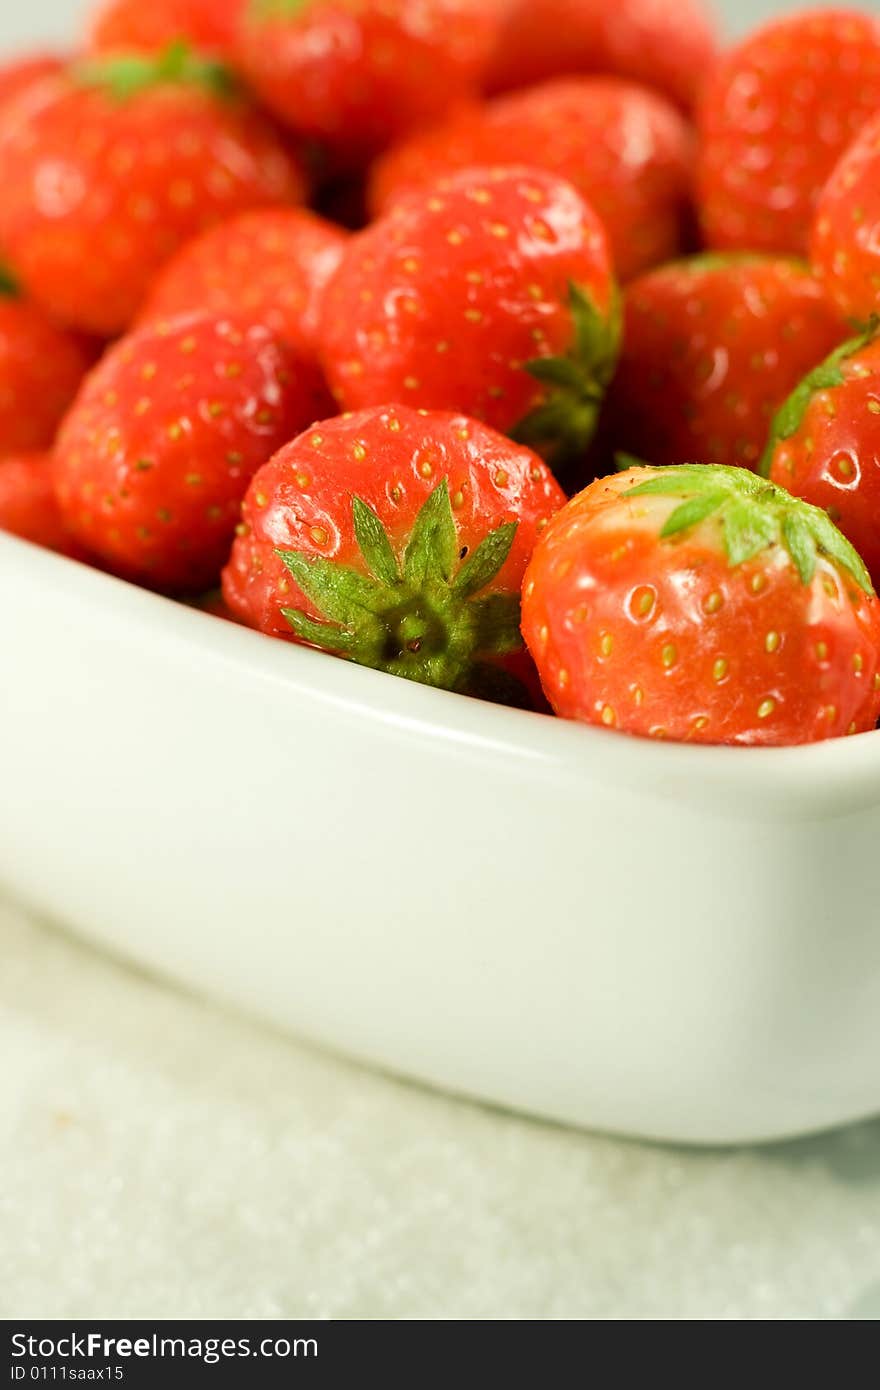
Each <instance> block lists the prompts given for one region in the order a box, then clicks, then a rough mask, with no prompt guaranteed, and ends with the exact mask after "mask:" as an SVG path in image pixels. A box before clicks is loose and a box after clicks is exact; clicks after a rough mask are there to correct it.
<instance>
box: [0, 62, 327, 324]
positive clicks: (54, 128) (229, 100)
mask: <svg viewBox="0 0 880 1390" xmlns="http://www.w3.org/2000/svg"><path fill="white" fill-rule="evenodd" d="M14 116H15V119H14V121H9V122H7V123H5V124H4V126H3V129H2V131H0V164H2V167H3V175H4V197H3V200H2V204H0V244H2V246H3V248H4V253H5V255H6V256H7V258H8V260H9V261H10V263H11V265H12V267H13V269H14V271H15V273H16V275H17V276H18V278H19V279H20V280H21V281H22V283H23V284H24V286H25V288H26V289H27V291H28V292H29V294H30V295H31V296H32V297H33V298H34V299H35V300H37V301H38V302H40V303H42V304H43V305H44V306H45V307H46V308H47V309H48V310H49V311H50V312H52V313H54V314H55V315H57V316H58V317H59V318H61V319H64V320H66V321H68V322H70V323H71V324H73V325H75V326H78V327H81V328H84V329H87V330H89V331H92V332H94V333H97V334H101V335H105V336H110V335H112V334H115V333H118V332H120V331H121V330H123V329H124V328H125V327H126V326H127V325H128V324H129V323H130V321H131V320H132V318H133V316H134V314H135V313H136V311H137V310H138V308H139V307H140V304H141V302H142V300H143V298H144V295H145V293H146V291H147V289H148V287H149V285H150V282H151V281H152V279H153V277H154V275H155V274H156V272H157V271H158V270H159V269H160V268H161V266H162V265H164V263H165V262H166V261H167V260H168V259H169V258H170V256H171V255H173V254H174V252H175V251H177V250H178V248H179V247H180V246H181V245H182V244H183V243H184V242H185V241H187V240H189V238H190V237H192V236H193V235H195V234H196V233H197V232H199V231H201V230H203V229H204V228H205V227H207V226H209V225H211V224H212V223H214V222H217V221H220V220H221V219H223V218H225V217H229V216H231V215H233V214H234V213H237V212H241V211H243V210H245V209H246V208H250V207H256V206H261V205H266V204H270V203H279V202H280V203H284V202H297V201H300V200H302V199H303V197H304V196H305V182H304V177H303V174H302V171H301V170H300V169H299V168H298V167H297V165H296V164H295V163H294V162H293V160H292V159H291V157H290V156H289V154H288V153H286V152H285V150H284V149H283V147H282V146H281V144H280V143H279V141H278V138H277V136H276V135H275V133H274V132H273V131H272V130H271V129H270V128H269V127H268V126H267V125H266V123H265V122H264V120H263V118H262V116H260V115H259V114H258V113H257V112H255V111H254V110H253V109H252V108H251V107H249V106H248V105H246V104H245V103H244V102H243V101H242V100H240V99H238V98H235V97H219V96H217V95H214V94H212V93H211V92H209V91H207V90H205V89H203V88H202V87H200V86H197V85H196V84H194V83H193V84H183V83H171V82H169V83H158V84H157V85H155V86H153V87H150V88H149V89H146V90H143V91H140V92H138V93H136V94H133V95H131V96H129V97H127V98H119V97H115V96H114V95H113V94H112V93H111V92H109V91H107V90H106V89H105V88H103V87H99V86H91V85H82V84H81V83H79V82H78V81H77V80H75V79H74V78H73V77H72V76H65V77H61V78H58V79H54V80H49V81H47V82H41V83H40V84H39V85H38V87H36V88H34V89H33V90H32V91H31V92H27V93H25V94H24V96H23V97H22V98H20V99H19V100H18V101H17V102H16V104H15V112H14Z"/></svg>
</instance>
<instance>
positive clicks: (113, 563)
mask: <svg viewBox="0 0 880 1390" xmlns="http://www.w3.org/2000/svg"><path fill="white" fill-rule="evenodd" d="M325 410H326V397H325V395H324V390H323V387H322V385H321V383H320V379H319V377H318V374H317V371H316V369H315V368H314V367H313V366H312V365H311V364H309V363H308V362H303V361H301V360H300V359H298V358H297V357H296V356H295V355H294V353H293V352H292V350H290V349H289V348H287V347H286V345H285V344H283V343H282V342H280V341H279V340H278V339H277V338H275V337H274V336H273V335H272V334H271V333H270V331H269V329H267V328H265V327H263V326H262V325H255V324H252V323H250V322H249V321H247V320H240V321H237V320H230V319H223V318H214V317H212V316H210V315H191V316H189V317H183V318H178V319H172V320H171V321H170V322H168V323H160V324H158V325H154V326H152V327H150V326H147V327H145V328H143V329H141V330H140V331H138V332H135V333H132V334H131V335H129V336H128V337H127V338H123V339H121V340H120V341H119V342H118V343H117V344H115V345H114V346H113V347H111V348H110V349H109V350H108V352H107V353H106V354H105V356H104V358H103V360H102V361H101V362H100V363H99V365H98V366H97V368H96V369H95V371H94V372H93V373H92V374H91V375H90V376H89V377H88V378H87V380H86V382H85V385H84V386H83V389H82V391H81V392H80V394H79V396H78V397H77V399H76V401H75V402H74V404H73V406H72V407H71V409H70V411H69V413H68V415H67V417H66V419H65V420H64V422H63V424H62V426H61V429H60V431H59V435H58V441H57V445H56V473H55V485H56V490H57V494H58V499H59V502H60V504H61V510H62V513H63V515H64V518H65V521H66V523H67V525H68V526H69V527H70V529H71V531H72V532H73V533H74V535H75V536H77V537H78V539H79V540H80V541H81V542H82V544H83V545H84V546H85V547H86V548H87V549H88V550H89V551H91V553H92V554H94V555H97V556H99V557H100V558H101V559H103V560H104V561H105V562H106V563H107V565H108V567H110V568H111V569H113V570H115V571H116V572H117V573H118V574H120V575H123V576H125V577H127V578H130V579H135V580H138V581H140V582H142V583H145V584H148V585H150V586H151V587H153V588H157V589H163V590H168V591H180V592H187V591H188V592H196V591H198V590H199V589H206V588H209V587H210V585H211V584H212V583H216V581H217V577H218V575H219V573H220V569H221V567H222V565H223V562H224V560H225V559H226V557H227V555H228V553H229V546H230V543H231V541H232V536H233V532H234V530H235V525H236V522H237V520H238V515H239V508H240V504H241V499H242V497H243V496H244V493H245V489H246V488H247V485H248V483H249V481H250V479H251V477H252V476H253V474H254V473H255V472H256V470H257V468H259V466H260V464H262V463H264V462H265V461H266V459H267V458H269V457H270V455H271V454H273V453H274V452H275V450H276V449H277V448H278V447H279V446H280V445H281V444H283V443H284V441H285V440H287V439H290V437H291V436H292V435H293V434H296V433H297V432H298V431H299V430H301V429H302V428H303V427H304V426H305V425H306V424H308V423H309V421H311V420H314V419H315V418H316V417H317V416H319V415H320V414H322V413H324V411H325Z"/></svg>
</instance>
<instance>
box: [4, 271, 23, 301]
mask: <svg viewBox="0 0 880 1390" xmlns="http://www.w3.org/2000/svg"><path fill="white" fill-rule="evenodd" d="M19 293H20V291H19V288H18V282H17V281H16V280H15V278H14V277H13V275H12V273H11V272H10V271H9V270H7V268H6V266H5V265H0V299H18V296H19Z"/></svg>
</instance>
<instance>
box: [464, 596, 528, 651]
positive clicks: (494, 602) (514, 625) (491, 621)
mask: <svg viewBox="0 0 880 1390" xmlns="http://www.w3.org/2000/svg"><path fill="white" fill-rule="evenodd" d="M520 618H521V612H520V601H519V594H489V595H487V597H486V598H481V599H477V601H476V602H475V603H472V604H471V619H472V621H473V623H474V627H475V631H476V633H477V644H478V646H479V649H480V651H481V652H484V653H485V654H486V655H489V654H490V653H491V654H492V655H493V656H508V655H510V654H511V653H513V652H518V651H520V650H521V649H522V638H521V637H520V634H519V624H520Z"/></svg>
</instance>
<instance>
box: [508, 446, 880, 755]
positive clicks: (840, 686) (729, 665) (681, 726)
mask: <svg viewBox="0 0 880 1390" xmlns="http://www.w3.org/2000/svg"><path fill="white" fill-rule="evenodd" d="M523 633H524V635H525V638H526V642H527V645H528V647H529V650H530V652H531V653H532V656H533V658H534V660H535V663H536V665H537V667H538V672H539V674H540V677H541V681H542V683H543V686H544V690H545V692H546V694H547V696H548V698H549V700H550V702H551V704H552V705H553V707H554V709H555V710H556V712H557V713H558V714H560V715H563V716H564V717H566V718H569V719H579V720H582V721H584V722H586V723H590V724H597V725H600V726H603V727H605V728H608V729H618V730H621V731H623V732H626V733H630V734H637V735H640V736H643V737H653V738H669V739H675V740H680V741H686V742H694V743H716V744H719V743H733V744H755V745H765V746H769V745H784V744H798V743H811V742H815V741H819V740H823V739H827V738H833V737H838V736H840V735H843V734H854V733H860V732H865V731H867V730H869V729H872V728H874V726H875V725H876V723H877V719H878V716H880V602H878V599H877V597H876V595H875V593H874V590H873V588H872V586H871V580H870V577H869V575H868V572H867V570H866V568H865V566H864V564H863V563H862V560H861V559H860V557H859V556H858V554H857V553H856V551H855V550H854V549H853V547H852V546H851V545H850V544H849V542H848V541H847V540H846V539H845V538H844V536H842V535H841V533H840V532H839V531H838V530H837V528H836V527H835V526H834V525H833V524H832V522H831V521H830V520H829V518H828V516H827V515H826V514H825V513H824V512H822V511H820V510H819V509H818V508H816V507H811V506H808V505H807V504H806V503H804V502H802V501H800V500H798V499H795V498H793V497H791V496H790V495H789V494H788V493H786V492H784V491H783V490H782V489H781V488H778V487H775V486H774V485H773V484H772V483H768V482H766V481H764V480H763V479H761V478H758V477H756V476H755V475H754V474H753V473H749V472H747V471H746V470H745V469H741V468H723V467H713V466H711V465H706V464H694V465H681V466H678V467H675V468H659V469H651V468H646V467H635V468H629V469H627V470H626V471H625V472H622V473H620V474H618V475H617V476H614V477H611V478H603V479H599V480H598V481H597V482H595V483H593V484H592V485H591V486H590V487H589V488H587V489H586V491H584V492H582V493H580V494H579V495H578V496H577V497H575V498H574V499H573V500H572V501H571V502H569V503H568V505H567V506H566V507H565V508H563V510H562V511H561V512H559V513H558V514H557V516H556V517H554V519H553V520H552V521H551V523H550V525H549V526H548V527H547V529H546V531H545V533H544V534H543V536H542V537H541V539H540V540H539V542H538V545H537V546H536V549H535V553H534V555H533V557H532V561H531V564H530V566H529V569H528V572H527V574H526V578H525V584H524V588H523Z"/></svg>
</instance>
